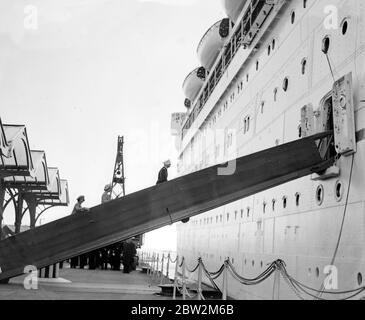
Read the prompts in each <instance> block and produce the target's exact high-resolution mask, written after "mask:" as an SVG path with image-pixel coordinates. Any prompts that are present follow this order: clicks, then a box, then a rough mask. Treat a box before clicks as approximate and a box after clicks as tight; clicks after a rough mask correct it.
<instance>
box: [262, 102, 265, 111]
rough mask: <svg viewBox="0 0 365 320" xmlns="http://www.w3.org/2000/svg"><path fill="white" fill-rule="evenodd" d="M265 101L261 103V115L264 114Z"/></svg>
mask: <svg viewBox="0 0 365 320" xmlns="http://www.w3.org/2000/svg"><path fill="white" fill-rule="evenodd" d="M264 107H265V101H262V102H261V114H263V113H264Z"/></svg>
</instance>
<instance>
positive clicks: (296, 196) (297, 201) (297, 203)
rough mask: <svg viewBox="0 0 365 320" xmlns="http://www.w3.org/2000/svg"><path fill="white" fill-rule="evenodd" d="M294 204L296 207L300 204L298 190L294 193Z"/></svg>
mask: <svg viewBox="0 0 365 320" xmlns="http://www.w3.org/2000/svg"><path fill="white" fill-rule="evenodd" d="M295 204H296V206H297V207H299V205H300V193H298V192H297V193H296V194H295Z"/></svg>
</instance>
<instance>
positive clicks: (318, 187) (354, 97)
mask: <svg viewBox="0 0 365 320" xmlns="http://www.w3.org/2000/svg"><path fill="white" fill-rule="evenodd" d="M223 4H224V7H225V9H226V13H227V18H225V19H223V20H221V21H219V22H217V23H215V24H214V25H213V26H212V27H211V28H210V29H209V30H208V31H207V32H206V34H205V35H204V36H203V38H202V40H201V42H200V43H199V45H198V50H197V51H198V52H197V53H198V58H199V61H200V64H201V66H200V67H198V68H196V69H195V70H194V71H193V72H191V73H190V74H189V75H188V76H187V78H186V79H185V81H184V84H183V89H184V92H185V95H186V100H185V106H186V107H187V108H188V112H187V113H186V114H174V116H173V129H174V130H173V134H174V135H175V136H176V140H177V144H178V146H179V159H178V172H179V175H186V174H188V173H191V172H194V171H199V170H201V169H204V168H207V167H210V166H213V165H215V164H218V163H224V162H227V161H229V160H231V159H235V158H238V157H241V156H244V155H248V154H251V153H255V152H258V151H261V150H264V149H268V148H271V147H275V146H278V145H281V144H284V143H288V142H291V141H294V140H297V139H301V138H303V137H306V136H310V135H313V134H316V133H320V132H323V131H333V132H334V140H331V141H328V144H327V145H326V148H328V151H329V152H331V153H333V155H336V164H335V165H334V166H333V167H332V168H330V169H329V170H327V171H326V172H323V173H322V174H318V175H317V174H316V175H311V176H308V177H305V178H300V179H297V180H294V181H293V182H290V183H287V184H284V185H281V186H279V187H275V188H273V189H270V190H267V191H264V192H261V193H257V194H255V195H253V196H250V197H248V198H244V199H241V200H239V201H236V202H234V203H231V204H227V205H225V206H223V207H220V208H217V209H215V210H212V211H209V212H207V213H204V214H201V215H199V216H196V217H194V218H191V219H190V221H189V222H188V223H186V224H182V223H181V224H178V226H177V229H178V239H177V244H178V248H177V250H178V254H179V255H180V256H184V257H185V259H186V261H187V264H188V265H190V266H193V265H195V264H196V262H197V260H198V258H199V257H201V258H202V259H203V261H204V263H205V265H206V267H207V268H208V269H209V270H212V271H213V270H216V269H217V268H219V267H220V266H221V265H222V264H223V263H224V261H225V259H226V258H227V257H229V258H230V261H231V262H232V264H233V265H234V267H235V268H236V270H237V271H238V272H239V273H240V274H241V275H244V276H246V277H249V278H254V277H256V276H258V275H259V274H261V273H262V272H263V271H264V270H265V269H266V268H267V265H268V264H270V263H271V262H273V261H275V260H277V259H282V260H283V261H284V262H285V263H286V267H287V269H288V271H289V272H290V274H292V275H294V276H295V277H296V278H297V279H298V280H299V281H300V282H301V283H303V284H305V285H308V286H309V287H311V288H318V290H320V289H322V290H323V283H324V282H325V279H326V278H327V277H328V273H329V272H330V271H331V270H332V271H333V272H336V274H335V276H336V281H337V284H338V289H339V290H342V291H344V290H353V289H356V288H359V287H361V286H363V285H364V282H365V279H363V276H364V274H365V259H364V253H365V252H364V243H365V219H364V216H365V166H364V163H365V88H364V85H365V63H364V62H365V30H364V22H365V18H364V17H365V3H364V1H361V0H347V1H346V0H335V1H326V0H293V1H283V0H281V1H280V0H278V1H259V0H252V1H250V0H247V1H245V0H225V1H223ZM329 270H330V271H329ZM332 275H334V274H332ZM193 277H194V276H193ZM274 282H275V279H268V280H267V281H266V282H263V283H261V284H259V285H257V286H249V287H247V286H244V285H242V284H239V283H238V282H235V281H234V280H233V279H231V280H230V285H229V288H228V295H229V296H231V297H233V298H238V299H272V298H273V287H274V286H275V285H277V284H275V283H274ZM218 284H220V280H218ZM276 296H277V297H278V298H280V299H286V298H289V299H291V298H297V296H296V295H295V294H294V292H293V291H292V290H291V289H290V287H289V286H287V285H285V284H282V285H280V289H279V290H278V292H277V295H276ZM337 298H341V295H339V296H338V297H337Z"/></svg>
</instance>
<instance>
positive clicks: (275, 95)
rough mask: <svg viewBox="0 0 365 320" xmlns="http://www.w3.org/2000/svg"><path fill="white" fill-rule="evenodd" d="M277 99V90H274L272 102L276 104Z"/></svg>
mask: <svg viewBox="0 0 365 320" xmlns="http://www.w3.org/2000/svg"><path fill="white" fill-rule="evenodd" d="M277 99H278V88H275V89H274V102H276V101H277Z"/></svg>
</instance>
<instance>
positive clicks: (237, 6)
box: [222, 0, 247, 23]
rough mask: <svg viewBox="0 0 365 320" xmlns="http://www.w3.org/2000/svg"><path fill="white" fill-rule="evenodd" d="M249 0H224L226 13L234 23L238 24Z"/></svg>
mask: <svg viewBox="0 0 365 320" xmlns="http://www.w3.org/2000/svg"><path fill="white" fill-rule="evenodd" d="M246 2H247V0H222V4H223V7H224V11H225V12H226V14H227V16H228V17H229V18H230V19H231V21H232V22H233V23H236V21H237V19H238V17H239V15H240V13H241V11H242V9H243V6H244V5H245V3H246Z"/></svg>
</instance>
